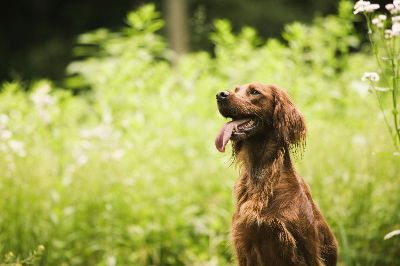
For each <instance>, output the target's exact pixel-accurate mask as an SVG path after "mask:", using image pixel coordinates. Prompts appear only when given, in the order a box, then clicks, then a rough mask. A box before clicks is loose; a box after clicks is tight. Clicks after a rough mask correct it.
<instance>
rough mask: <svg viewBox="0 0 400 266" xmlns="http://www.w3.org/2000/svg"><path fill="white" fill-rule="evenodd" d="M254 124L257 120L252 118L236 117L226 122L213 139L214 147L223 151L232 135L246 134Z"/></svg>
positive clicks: (255, 124)
mask: <svg viewBox="0 0 400 266" xmlns="http://www.w3.org/2000/svg"><path fill="white" fill-rule="evenodd" d="M256 126H257V121H256V120H254V119H252V118H244V119H237V120H232V121H230V122H228V123H226V124H225V125H224V126H223V127H222V129H221V130H220V131H219V133H218V135H217V138H216V139H215V147H216V148H217V150H218V151H220V152H224V151H225V146H226V144H227V143H228V141H229V140H230V139H231V138H232V137H233V136H237V137H240V136H246V135H247V134H248V133H249V132H250V131H252V130H253V129H254V128H255V127H256Z"/></svg>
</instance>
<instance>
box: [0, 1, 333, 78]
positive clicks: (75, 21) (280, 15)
mask: <svg viewBox="0 0 400 266" xmlns="http://www.w3.org/2000/svg"><path fill="white" fill-rule="evenodd" d="M149 2H153V3H155V4H156V6H157V9H158V10H165V9H166V2H167V1H164V0H119V1H118V2H115V3H112V2H110V1H107V0H85V1H80V0H69V1H62V0H40V1H25V0H14V1H9V2H6V3H5V4H4V6H3V9H4V12H3V13H4V14H3V16H0V24H1V25H2V27H0V59H1V62H2V63H1V64H0V82H3V81H4V80H12V79H16V78H22V79H24V80H28V81H30V80H34V79H37V78H41V77H50V78H52V79H53V80H56V81H60V80H61V79H62V78H63V74H64V68H65V66H66V65H67V64H68V63H69V62H71V61H72V60H73V59H74V58H73V55H72V52H71V51H72V49H73V45H74V42H75V37H76V36H77V35H78V34H81V33H82V32H85V31H88V30H94V29H96V28H99V27H106V28H111V29H113V30H115V29H117V28H119V27H121V26H122V25H123V21H122V20H121V17H122V16H123V15H124V14H125V13H126V12H127V11H128V10H131V9H133V8H135V7H139V6H141V5H143V4H144V3H149ZM186 4H187V12H188V18H189V19H188V22H187V25H188V27H189V29H190V45H191V47H192V49H193V50H196V51H197V50H207V51H209V52H210V51H211V50H212V44H211V42H210V41H209V39H208V35H209V33H210V32H211V31H212V30H213V21H214V20H215V19H217V18H228V19H229V20H230V21H232V22H233V28H234V29H235V31H236V30H239V29H240V27H241V26H242V25H248V26H252V27H255V28H257V29H258V30H259V34H260V36H262V37H271V36H279V34H280V32H281V30H282V27H283V25H284V24H285V23H288V22H290V21H294V20H301V21H310V20H311V19H312V18H313V17H314V15H316V14H320V15H325V14H331V13H333V12H335V8H336V5H337V1H336V0H303V1H296V0H280V1H271V0H270V1H264V0H247V1H240V0H219V1H213V0H186ZM164 15H165V14H164ZM161 34H164V31H162V32H161Z"/></svg>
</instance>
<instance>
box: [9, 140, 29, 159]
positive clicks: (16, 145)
mask: <svg viewBox="0 0 400 266" xmlns="http://www.w3.org/2000/svg"><path fill="white" fill-rule="evenodd" d="M8 146H9V147H10V149H11V150H12V151H13V152H15V153H16V154H17V155H18V156H19V157H25V156H26V150H25V145H24V143H22V142H21V141H18V140H10V141H9V142H8Z"/></svg>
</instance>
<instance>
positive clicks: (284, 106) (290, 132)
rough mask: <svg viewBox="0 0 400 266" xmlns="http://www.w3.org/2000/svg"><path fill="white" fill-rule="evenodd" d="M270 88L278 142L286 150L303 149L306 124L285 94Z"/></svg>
mask: <svg viewBox="0 0 400 266" xmlns="http://www.w3.org/2000/svg"><path fill="white" fill-rule="evenodd" d="M271 88H272V92H273V93H272V95H273V97H274V112H273V127H274V129H275V135H276V138H277V140H278V142H280V143H282V144H284V145H285V146H287V147H288V148H291V147H304V145H305V138H306V124H305V122H304V117H303V115H302V114H301V113H300V111H299V110H298V109H297V108H296V107H295V106H294V105H293V103H292V101H291V100H290V98H289V95H288V94H287V93H286V92H284V91H283V90H281V89H278V88H277V87H271Z"/></svg>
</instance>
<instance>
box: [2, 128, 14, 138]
mask: <svg viewBox="0 0 400 266" xmlns="http://www.w3.org/2000/svg"><path fill="white" fill-rule="evenodd" d="M12 135H13V134H12V132H11V131H10V130H3V129H1V128H0V140H7V139H10V138H11V137H12Z"/></svg>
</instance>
